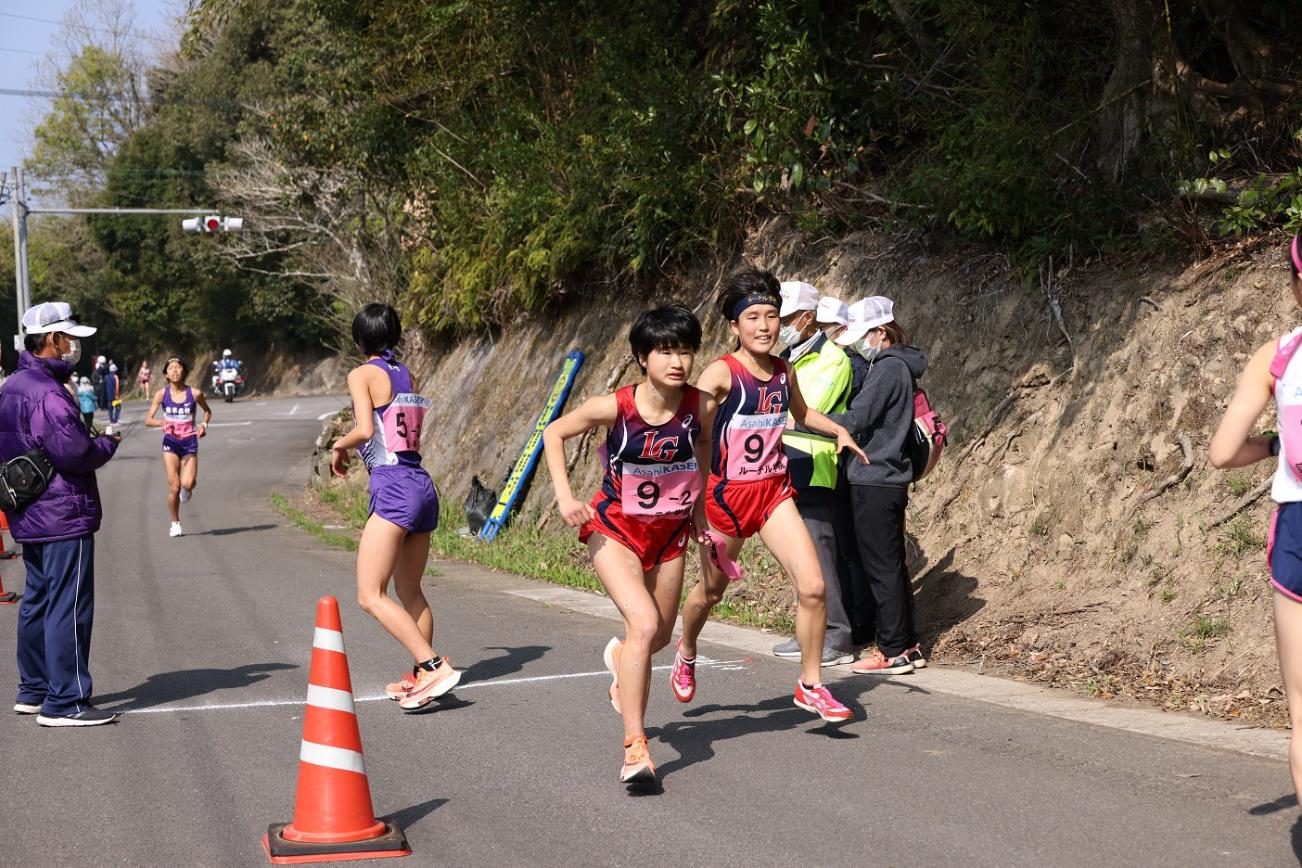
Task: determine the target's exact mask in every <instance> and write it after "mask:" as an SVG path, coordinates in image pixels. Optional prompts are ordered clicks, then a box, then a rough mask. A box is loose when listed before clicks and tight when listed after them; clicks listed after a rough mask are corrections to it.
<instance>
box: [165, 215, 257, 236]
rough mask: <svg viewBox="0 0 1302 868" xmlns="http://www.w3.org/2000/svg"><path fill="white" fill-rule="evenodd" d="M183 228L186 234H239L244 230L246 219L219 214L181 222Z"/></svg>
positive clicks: (190, 218) (191, 218)
mask: <svg viewBox="0 0 1302 868" xmlns="http://www.w3.org/2000/svg"><path fill="white" fill-rule="evenodd" d="M181 228H182V229H183V230H185V231H186V232H239V231H240V230H241V229H243V228H244V218H243V217H222V216H219V215H217V214H209V215H207V216H205V217H189V218H186V219H185V220H182V221H181Z"/></svg>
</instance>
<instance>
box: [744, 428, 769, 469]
mask: <svg viewBox="0 0 1302 868" xmlns="http://www.w3.org/2000/svg"><path fill="white" fill-rule="evenodd" d="M742 450H743V451H744V452H745V456H744V457H745V459H746V463H747V464H759V462H760V459H761V458H763V457H764V438H763V437H761V436H760V435H758V434H752V435H750V436H749V437H747V438H746V442H745V443H743V444H742Z"/></svg>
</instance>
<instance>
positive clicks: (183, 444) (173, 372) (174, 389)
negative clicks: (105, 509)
mask: <svg viewBox="0 0 1302 868" xmlns="http://www.w3.org/2000/svg"><path fill="white" fill-rule="evenodd" d="M189 373H190V366H189V365H188V364H186V362H185V360H184V359H181V358H179V357H177V356H173V357H172V358H170V359H168V360H167V362H166V364H164V365H163V376H164V377H165V378H166V379H167V385H166V386H164V387H163V388H161V389H159V390H158V391H157V392H156V393H154V400H153V403H151V404H150V405H149V415H147V416H146V417H145V425H146V426H147V427H149V428H162V429H163V468H164V469H165V470H166V471H167V510H168V512H169V513H171V516H172V525H171V527H170V528H169V529H168V536H174V537H176V536H181V535H182V534H183V533H184V532H185V531H184V530H183V529H182V527H181V504H183V503H186V502H188V501H189V500H190V495H191V493H192V492H193V491H194V487H195V485H197V484H198V481H199V438H200V437H203V436H204V435H206V434H207V433H208V422H209V421H210V420H211V419H212V409H211V408H210V407H209V406H208V400H207V399H206V398H204V396H203V393H202V392H199V391H196V390H195V389H192V388H191V387H190V386H187V385H186V384H185V378H186V377H187V376H188V375H189ZM196 407H199V408H202V409H203V421H202V422H200V423H199V424H198V425H197V426H196V425H195V424H194V414H195V408H196ZM160 409H161V410H162V411H163V418H162V419H157V418H155V417H156V416H157V415H158V411H159V410H160Z"/></svg>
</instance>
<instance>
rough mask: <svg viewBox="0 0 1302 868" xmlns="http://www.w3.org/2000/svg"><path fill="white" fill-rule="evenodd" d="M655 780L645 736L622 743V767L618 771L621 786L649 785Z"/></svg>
mask: <svg viewBox="0 0 1302 868" xmlns="http://www.w3.org/2000/svg"><path fill="white" fill-rule="evenodd" d="M655 779H656V767H655V765H654V764H652V762H651V753H650V751H649V750H647V744H646V736H645V735H635V736H633V737H632V738H630V739H629V740H628V741H626V742H624V767H623V768H621V769H620V770H619V781H620V783H622V784H649V783H653V782H654V781H655Z"/></svg>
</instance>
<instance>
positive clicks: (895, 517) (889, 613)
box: [831, 296, 927, 675]
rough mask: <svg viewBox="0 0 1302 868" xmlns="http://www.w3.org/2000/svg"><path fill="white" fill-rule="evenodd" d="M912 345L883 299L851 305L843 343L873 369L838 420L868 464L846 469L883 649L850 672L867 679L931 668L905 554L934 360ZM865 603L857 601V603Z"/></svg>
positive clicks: (863, 562)
mask: <svg viewBox="0 0 1302 868" xmlns="http://www.w3.org/2000/svg"><path fill="white" fill-rule="evenodd" d="M908 341H909V336H908V332H906V331H905V330H904V328H903V327H902V326H901V325H900V324H899V323H898V322H896V321H895V317H894V305H893V304H892V302H891V300H890V299H888V298H884V297H882V296H873V297H871V298H867V299H864V300H863V301H860V302H856V303H855V304H853V305H851V306H850V324H849V326H848V327H847V328H846V331H845V332H844V333H843V334H842V335H841V336H840V337H839V338H838V340H837V342H838V343H840V344H842V345H843V346H846V347H849V348H851V350H852V351H853V352H857V353H858V354H859V355H860V356H861V357H862V358H863V359H864V360H865V361H867V362H868V365H869V367H868V371H867V374H866V376H865V377H864V382H863V386H862V388H861V389H860V390H859V393H858V394H857V395H855V396H854V398H853V399H852V401H851V403H850V407H849V409H848V410H846V412H844V413H838V414H834V415H832V417H831V418H832V419H833V420H835V421H837V422H839V423H841V424H842V425H844V426H845V427H846V428H847V429H849V431H850V433H851V435H852V436H853V437H854V439H855V442H856V443H858V444H859V446H860V448H862V449H863V450H864V452H865V453H866V454H867V455H868V461H869V463H868V464H863V463H862V462H859V463H851V464H849V465H848V467H847V478H848V481H849V483H850V503H851V507H852V511H853V514H854V524H855V536H856V539H857V543H858V548H859V558H860V561H861V563H862V565H863V574H862V575H863V576H864V577H866V580H867V582H868V585H869V590H870V591H871V595H872V598H873V600H874V601H875V602H876V605H877V614H876V633H877V649H876V650H874V651H873V653H872V654H870V655H868V656H867V657H865V658H864V659H862V660H860V661H859V662H858V663H856V664H855V665H854V666H853V667H851V668H852V669H853V671H855V672H860V673H866V674H877V675H898V674H903V673H906V672H912V671H913V670H914V669H919V668H922V667H924V666H926V665H927V663H926V659H925V658H924V657H923V654H922V650H921V647H920V646H919V643H918V637H917V633H916V631H915V629H914V624H913V588H912V585H911V584H910V582H909V573H908V570H907V568H906V567H905V550H904V518H905V508H906V507H907V506H908V503H909V483H910V482H912V481H913V467H912V463H911V462H910V460H909V456H908V453H907V451H906V450H905V444H906V442H907V438H908V436H909V433H910V430H911V429H912V427H913V391H914V384H915V382H916V381H917V380H918V378H920V377H921V376H922V374H923V372H925V371H926V369H927V360H926V358H925V357H924V356H923V354H922V353H921V352H919V351H918V350H916V349H914V348H913V347H911V346H909V345H908ZM863 596H864V595H863V594H862V592H860V593H857V594H854V593H852V595H851V599H852V600H854V599H855V597H860V598H862V597H863ZM851 620H852V621H853V620H854V615H853V614H852V615H851Z"/></svg>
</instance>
